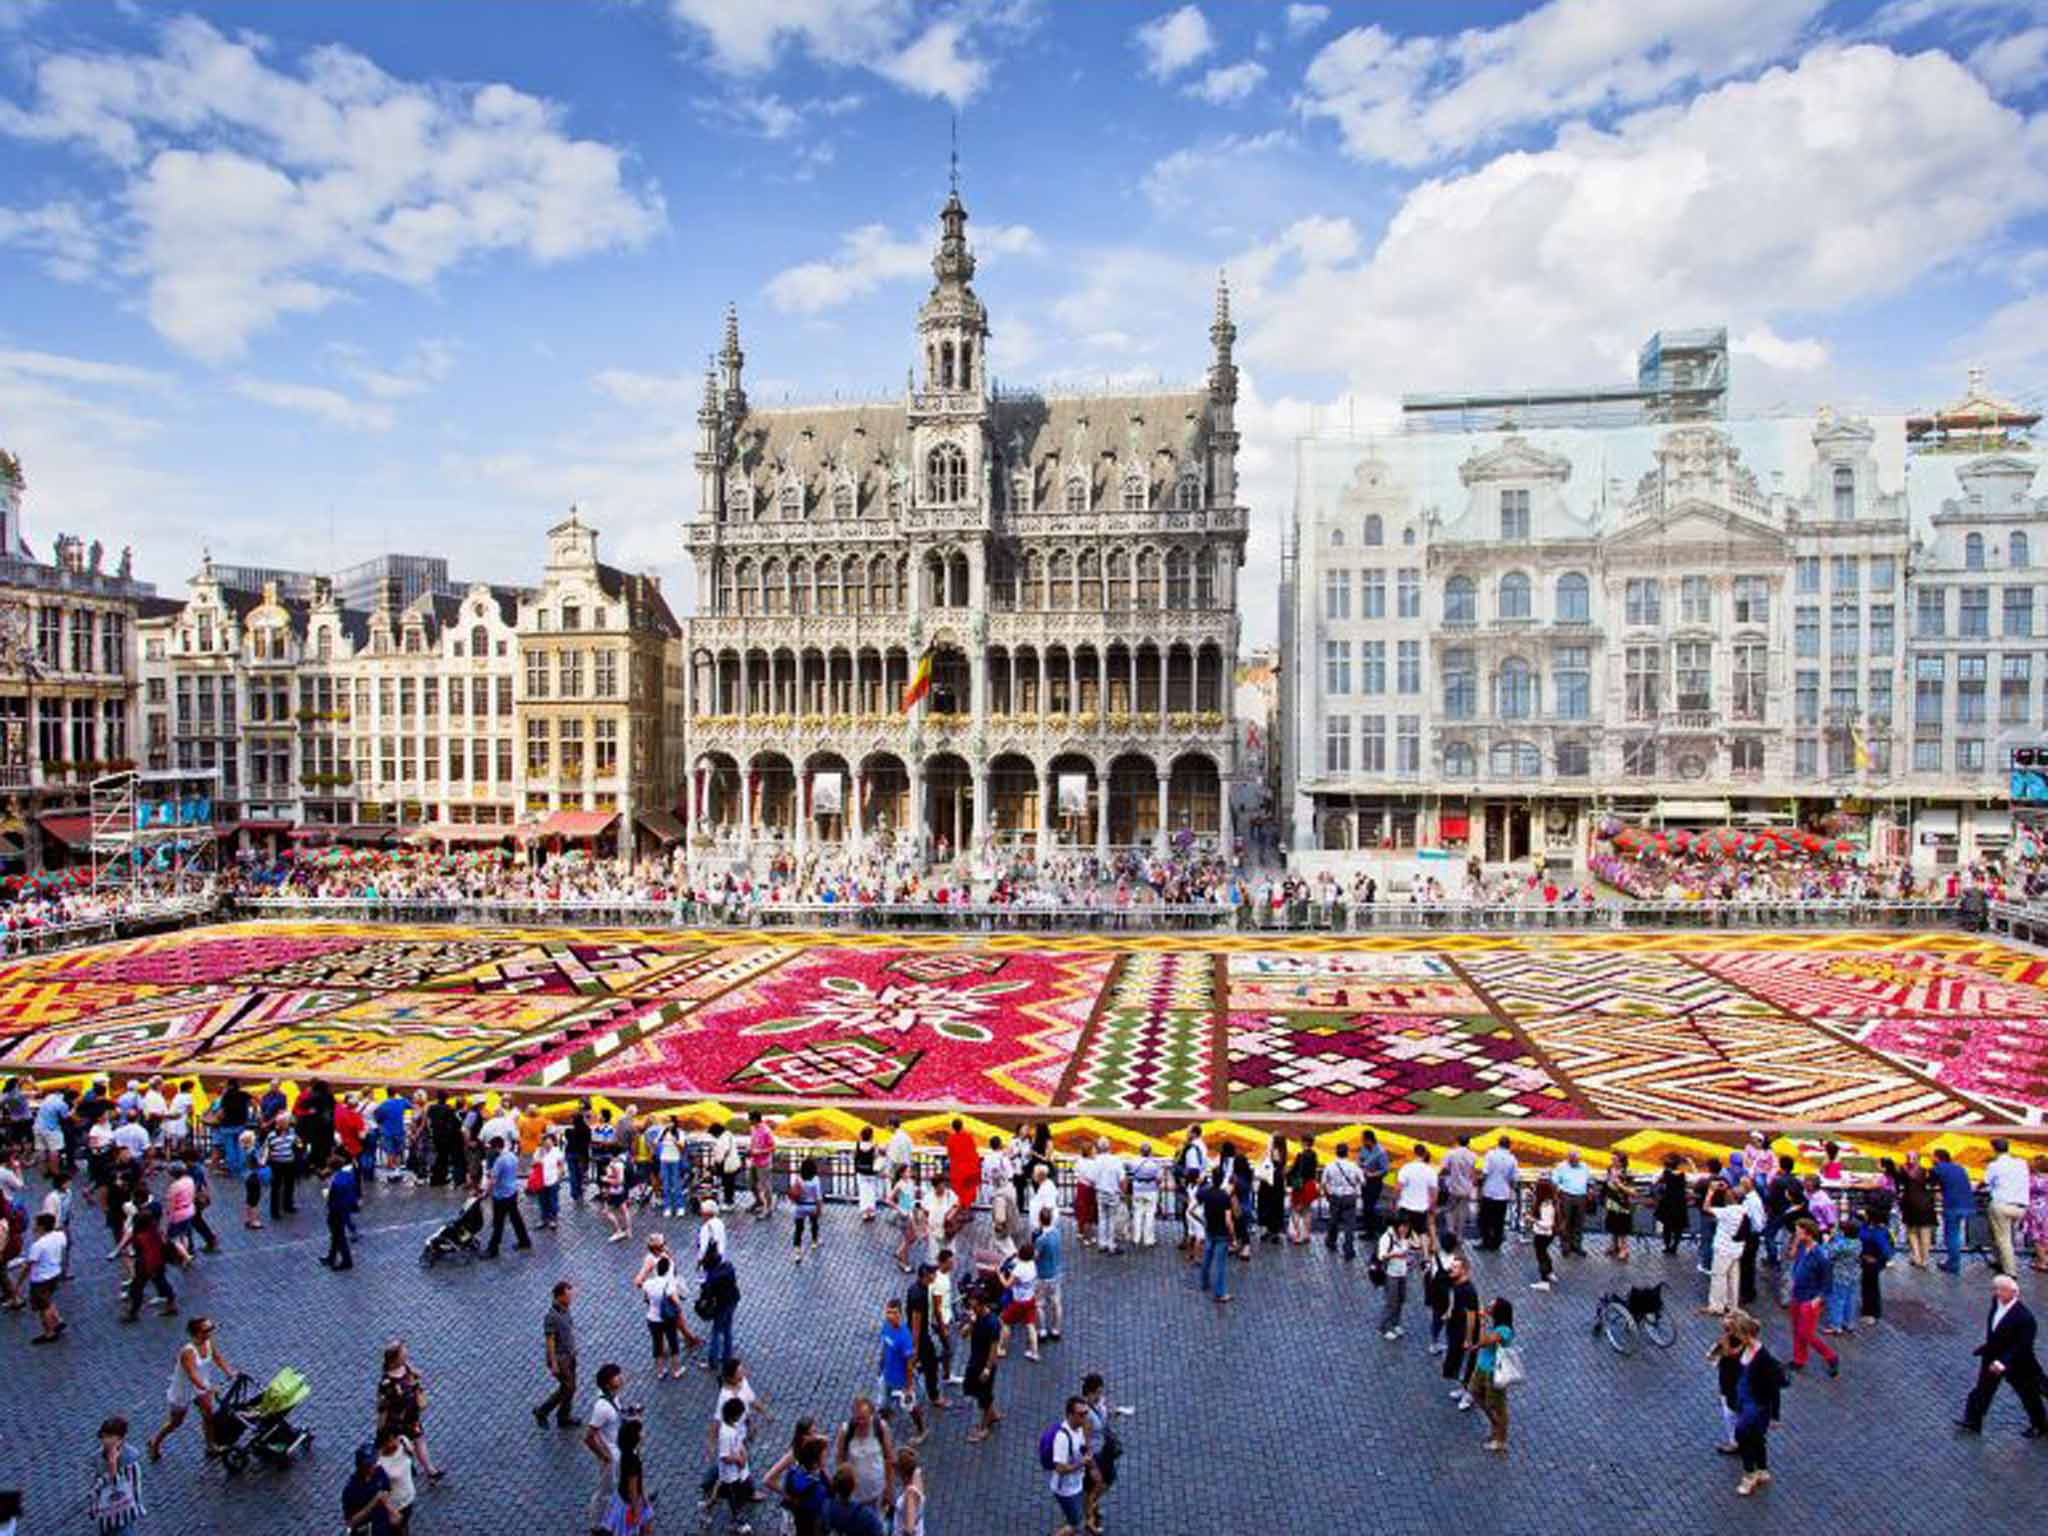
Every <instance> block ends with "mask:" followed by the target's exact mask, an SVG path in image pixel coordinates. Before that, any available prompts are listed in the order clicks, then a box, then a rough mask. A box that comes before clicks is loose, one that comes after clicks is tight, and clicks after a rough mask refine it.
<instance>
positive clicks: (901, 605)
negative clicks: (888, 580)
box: [896, 555, 910, 613]
mask: <svg viewBox="0 0 2048 1536" xmlns="http://www.w3.org/2000/svg"><path fill="white" fill-rule="evenodd" d="M909 610H910V556H908V555H898V556H897V557H896V611H897V612H898V613H907V612H908V611H909Z"/></svg>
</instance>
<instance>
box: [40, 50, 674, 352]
mask: <svg viewBox="0 0 2048 1536" xmlns="http://www.w3.org/2000/svg"><path fill="white" fill-rule="evenodd" d="M268 51H269V44H268V43H267V42H266V41H265V40H264V39H262V38H257V37H252V36H250V35H248V34H241V35H238V36H236V37H234V38H229V37H227V36H224V35H223V34H222V33H220V32H218V31H216V30H215V29H214V28H213V27H211V26H209V25H208V24H207V23H206V22H204V21H200V20H197V19H195V18H190V17H185V18H180V19H177V20H174V21H171V22H169V23H167V24H165V26H164V27H163V28H162V29H161V33H160V38H159V49H158V51H157V52H156V53H154V54H142V53H94V54H85V53H72V54H67V53H54V54H49V55H46V56H44V57H42V58H40V59H39V60H38V61H37V63H36V65H35V67H34V71H33V73H34V91H33V95H32V99H31V103H30V105H28V106H26V107H20V106H16V105H14V104H12V103H0V132H6V133H11V134H13V135H15V136H17V137H22V138H28V139H33V140H39V141H49V142H71V143H75V144H77V145H79V146H81V147H83V148H86V149H89V150H91V151H93V152H95V153H96V154H98V155H99V156H100V157H102V158H103V159H104V160H106V161H107V162H108V163H109V164H110V166H111V167H113V169H114V170H115V172H116V174H117V176H118V177H119V178H120V182H121V186H120V192H119V196H120V200H121V202H122V204H123V205H124V207H125V209H126V212H127V214H128V217H129V219H130V220H131V221H132V224H133V226H134V228H135V231H136V233H135V235H134V244H133V248H132V249H131V250H130V251H129V252H128V253H127V258H126V264H127V265H128V266H130V267H131V268H132V269H133V270H135V271H137V272H139V273H141V274H142V275H143V276H144V277H145V279H146V281H147V286H148V302H147V307H148V313H149V317H150V320H151V323H152V324H153V325H155V327H156V329H157V330H158V331H159V332H160V333H161V334H162V335H163V336H164V337H165V338H166V339H167V340H169V341H171V342H172V343H173V344H174V345H176V346H178V347H180V348H182V349H184V350H185V351H188V352H190V353H193V354H194V355H196V356H199V357H202V358H206V359H209V360H214V361H219V360H224V359H228V358H233V357H236V356H239V355H240V354H241V353H242V352H243V351H244V350H245V348H246V347H247V344H248V342H249V339H250V338H251V337H252V336H254V335H255V334H257V333H259V332H261V331H263V330H265V329H267V328H269V327H271V326H273V325H275V324H276V323H277V322H278V321H279V320H280V319H282V318H283V317H285V316H287V315H291V314H296V313H305V312H310V311H314V310H319V309H322V308H325V307H326V306H328V305H330V304H333V303H335V302H336V301H338V300H340V299H341V298H343V297H344V296H346V295H347V294H348V293H349V292H350V287H351V284H353V283H354V282H356V281H357V280H359V279H361V278H364V277H381V278H385V279H388V280H390V281H394V282H398V283H403V284H407V285H410V286H415V287H417V286H423V285H426V284H428V283H431V282H433V281H434V280H435V279H436V278H437V277H438V276H440V275H441V274H442V273H443V272H445V271H447V270H448V269H450V268H451V267H453V266H455V265H457V264H458V263H460V262H463V261H465V260H468V259H472V258H475V257H477V256H481V255H483V254H486V253H490V252H499V251H511V252H517V253H520V254H523V255H524V256H526V257H527V258H528V259H530V260H532V261H535V262H539V263H542V264H551V263H554V262H560V261H566V260H569V259H572V258H575V257H579V256H584V255H588V254H591V253H593V252H597V251H602V250H607V249H611V248H614V247H618V246H631V245H636V244H639V243H640V242H642V241H644V240H646V239H647V238H648V237H649V236H651V235H652V234H653V233H654V232H655V230H657V229H658V228H659V227H660V226H661V223H662V221H663V216H664V215H663V209H662V203H661V198H660V195H659V193H658V192H656V191H655V190H654V189H653V188H652V187H637V186H634V185H631V184H630V183H629V182H628V180H627V178H626V174H625V164H624V156H623V154H622V153H621V152H620V151H619V150H617V149H614V148H612V147H611V146H609V145H606V144H603V143H600V142H598V141H596V140H592V139H574V138H571V137H569V136H568V135H567V134H565V133H564V132H563V131H562V128H561V122H560V118H561V114H560V112H559V110H558V109H557V108H556V107H554V106H553V105H551V104H550V103H548V102H546V101H543V100H541V99H539V98H538V97H534V96H529V95H526V94H524V93H522V92H519V91H516V90H513V89H512V88H511V87H509V86H505V85H484V86H468V85H461V86H458V85H452V84H447V83H440V82H436V83H428V84H420V83H413V82H408V81H403V80H399V79H397V78H395V77H393V76H391V75H388V74H386V73H385V72H384V71H383V70H381V69H379V68H378V67H377V65H376V64H374V63H373V62H371V61H370V60H369V59H367V58H365V57H363V56H362V55H361V54H358V53H354V52H351V51H350V50H348V49H345V48H341V47H335V46H326V47H320V48H315V49H313V50H311V51H310V52H308V53H307V54H306V56H305V58H304V60H303V61H302V63H301V65H300V67H299V68H298V69H297V70H292V69H289V68H283V67H278V66H275V65H273V64H272V63H271V62H269V60H268Z"/></svg>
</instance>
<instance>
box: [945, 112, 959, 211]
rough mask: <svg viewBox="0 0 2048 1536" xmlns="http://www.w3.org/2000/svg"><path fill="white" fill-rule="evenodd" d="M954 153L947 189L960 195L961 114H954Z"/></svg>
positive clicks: (949, 168) (950, 160) (950, 163)
mask: <svg viewBox="0 0 2048 1536" xmlns="http://www.w3.org/2000/svg"><path fill="white" fill-rule="evenodd" d="M952 122H953V153H952V155H951V157H950V159H949V163H948V167H947V174H946V189H947V190H948V191H949V192H951V193H952V194H953V195H954V196H955V197H958V196H959V195H960V114H959V113H958V112H955V113H954V114H953V119H952Z"/></svg>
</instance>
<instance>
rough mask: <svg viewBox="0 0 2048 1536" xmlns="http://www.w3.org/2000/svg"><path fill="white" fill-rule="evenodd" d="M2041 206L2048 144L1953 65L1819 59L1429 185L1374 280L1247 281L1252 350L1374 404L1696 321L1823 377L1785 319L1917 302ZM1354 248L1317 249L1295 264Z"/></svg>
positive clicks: (1314, 240)
mask: <svg viewBox="0 0 2048 1536" xmlns="http://www.w3.org/2000/svg"><path fill="white" fill-rule="evenodd" d="M2043 208H2048V133H2044V132H2043V131H2042V129H2041V126H2040V125H2039V124H2037V123H2032V122H2029V121H2028V120H2027V119H2025V118H2023V117H2022V116H2021V115H2020V114H2018V113H2016V112H2014V111H2012V110H2010V109H2009V108H2006V107H2004V106H2001V105H2000V104H1999V103H1998V102H1996V101H1995V100H1993V99H1992V98H1991V97H1990V95H1989V94H1988V93H1987V92H1986V90H1985V89H1984V86H1983V85H1982V83H1981V82H1980V81H1978V80H1977V79H1976V78H1975V77H1974V76H1972V75H1970V74H1969V73H1968V72H1967V71H1966V70H1965V69H1964V68H1963V67H1962V66H1961V65H1960V64H1958V63H1957V62H1956V61H1955V60H1953V59H1952V58H1950V57H1949V56H1948V55H1946V54H1944V53H1939V52H1932V51H1930V52H1927V53H1922V54H1918V55H1915V56H1912V57H1902V56H1900V55H1898V54H1896V53H1893V52H1891V51H1890V50H1888V49H1885V48H1881V47H1874V46H1861V47H1855V48H1848V49H1837V48H1827V49H1820V50H1816V51H1815V52H1813V53H1811V54H1809V55H1808V56H1807V57H1806V58H1805V59H1804V60H1802V61H1801V62H1800V64H1799V65H1798V66H1797V67H1796V68H1789V69H1787V68H1778V69H1773V70H1770V71H1769V72H1767V73H1765V74H1764V75H1763V76H1761V77H1760V78H1759V79H1756V80H1754V81H1745V82H1737V83H1730V84H1727V85H1723V86H1721V87H1719V88H1717V89H1716V90H1713V91H1711V92H1707V93H1705V94H1702V95H1700V96H1698V97H1696V98H1695V99H1693V100H1692V101H1691V102H1689V103H1688V104H1687V105H1685V106H1684V107H1682V108H1658V109H1654V110H1650V111H1646V112H1643V113H1639V114H1637V115H1635V116H1633V117H1630V118H1627V119H1624V120H1623V121H1621V122H1619V123H1617V124H1616V125H1615V126H1614V127H1613V128H1612V129H1610V130H1599V129H1594V128H1591V127H1586V126H1576V127H1571V128H1567V129H1565V130H1564V131H1563V132H1561V133H1560V134H1559V136H1558V139H1557V142H1556V144H1555V145H1554V147H1552V148H1550V149H1548V150H1544V151H1541V152H1538V153H1513V154H1505V155H1502V156H1500V157H1498V158H1497V159H1494V160H1492V161H1491V162H1488V163H1486V164H1484V165H1482V166H1480V167H1479V168H1478V169H1476V170H1473V171H1471V172H1468V173H1464V174H1459V175H1455V176H1449V177H1444V178H1441V179H1437V180H1432V181H1427V182H1424V183H1423V184H1421V185H1420V186H1417V187H1416V188H1415V189H1414V190H1413V191H1412V192H1410V193H1409V194H1408V196H1407V197H1406V199H1405V200H1404V202H1403V203H1402V205H1401V207H1400V208H1399V209H1398V210H1397V211H1396V212H1395V214H1394V216H1393V218H1392V220H1391V221H1390V222H1389V224H1388V226H1387V230H1386V233H1385V235H1384V236H1383V238H1382V239H1381V240H1380V242H1379V244H1378V246H1377V248H1375V249H1373V250H1372V251H1370V252H1369V253H1367V254H1365V255H1364V256H1363V257H1362V258H1361V259H1359V260H1358V261H1356V262H1351V263H1343V262H1339V263H1335V264H1332V263H1329V262H1328V261H1325V262H1324V264H1321V265H1317V264H1315V263H1313V262H1308V261H1304V262H1303V263H1302V264H1301V265H1300V266H1299V267H1297V265H1296V264H1295V263H1293V262H1291V261H1287V260H1284V259H1280V258H1278V257H1275V258H1274V259H1272V260H1270V261H1268V262H1267V263H1266V265H1265V267H1264V269H1263V270H1261V267H1260V265H1259V263H1258V262H1256V261H1247V262H1245V263H1244V264H1243V271H1244V278H1245V281H1244V283H1243V285H1242V286H1241V287H1238V293H1239V307H1240V312H1241V314H1242V315H1243V317H1244V319H1243V323H1244V325H1245V332H1246V334H1245V339H1244V343H1243V350H1244V352H1245V354H1246V356H1247V357H1248V358H1249V359H1251V360H1252V361H1254V362H1259V363H1264V364H1270V365H1273V366H1277V367H1287V368H1290V369H1300V368H1301V367H1302V366H1303V360H1304V359H1319V360H1322V361H1323V362H1324V363H1325V364H1326V366H1327V367H1328V368H1329V369H1330V370H1331V371H1333V372H1337V373H1339V374H1341V375H1343V376H1344V377H1346V378H1347V379H1349V380H1350V381H1351V382H1352V383H1353V385H1354V386H1355V387H1359V388H1362V389H1366V390H1368V391H1379V392H1392V391H1395V390H1398V389H1403V388H1407V389H1429V388H1452V387H1457V386H1460V385H1472V384H1481V383H1488V384H1490V383H1497V382H1499V381H1501V380H1503V379H1510V380H1511V379H1518V378H1519V379H1530V378H1546V379H1547V378H1554V377H1558V376H1565V377H1570V376H1573V375H1575V374H1586V373H1589V372H1593V371H1595V370H1611V368H1612V366H1613V359H1615V358H1617V357H1621V356H1625V355H1627V352H1628V350H1629V349H1630V348H1631V347H1633V345H1634V344H1635V343H1636V342H1637V341H1639V340H1640V339H1641V337H1642V336H1644V335H1645V334H1647V333H1648V332H1649V331H1650V330H1652V329H1654V328H1656V327H1657V326H1658V325H1664V324H1673V323H1691V322H1694V321H1695V320H1696V318H1697V319H1708V320H1725V321H1726V322H1727V323H1728V325H1729V326H1730V328H1731V330H1732V331H1733V333H1734V334H1735V335H1736V336H1738V337H1741V338H1743V340H1744V343H1745V344H1746V345H1749V346H1750V347H1751V348H1752V349H1753V355H1755V356H1756V357H1757V358H1758V359H1759V361H1761V362H1764V363H1766V364H1768V365H1769V366H1772V367H1774V368H1780V369H1801V370H1806V371H1811V369H1812V368H1813V367H1816V366H1819V365H1820V363H1821V361H1822V359H1820V358H1817V357H1816V355H1815V352H1814V350H1813V349H1814V347H1815V345H1816V344H1815V343H1812V342H1807V341H1787V340H1784V339H1782V338H1780V337H1779V336H1778V334H1777V333H1776V332H1775V331H1774V330H1772V329H1771V328H1770V326H1771V322H1772V320H1773V319H1774V318H1775V317H1778V316H1784V315H1794V314H1796V315H1801V316H1811V315H1814V314H1825V313H1829V312H1832V311H1837V310H1840V309H1843V308H1845V307H1847V306H1850V305H1854V304H1858V303H1862V302H1867V301H1869V300H1871V299H1874V298H1878V297H1882V296H1887V295H1891V294H1896V293H1899V292H1902V291H1904V290H1906V289H1908V288H1909V287H1910V286H1911V285H1912V284H1914V283H1915V282H1916V281H1917V280H1919V279H1920V278H1921V277H1923V276H1924V275H1925V274H1927V273H1929V272H1930V271H1933V270H1935V269H1937V268H1940V267H1941V266H1943V265H1944V264H1945V263H1949V262H1951V261H1955V260H1958V259H1960V258H1962V257H1964V256H1966V255H1967V254H1968V253H1970V252H1972V251H1973V250H1976V249H1977V248H1979V247H1980V246H1981V244H1982V242H1983V241H1985V240H1986V239H1988V238H1991V237H1993V236H1995V235H1996V234H1997V232H1998V231H2000V230H2001V229H2003V228H2005V227H2006V226H2007V225H2009V224H2010V223H2012V222H2013V221H2016V220H2018V219H2021V218H2024V217H2026V216H2028V215H2029V214H2032V213H2035V212H2037V211H2039V210H2041V209H2043ZM1341 239H1342V237H1341V234H1338V233H1336V232H1332V231H1327V230H1326V231H1322V232H1321V233H1319V234H1307V233H1303V234H1298V235H1296V236H1295V246H1296V253H1297V254H1299V255H1301V256H1303V257H1307V256H1308V255H1309V254H1310V253H1311V252H1314V253H1316V254H1318V255H1320V256H1322V257H1325V258H1327V257H1328V256H1329V255H1330V253H1331V252H1333V251H1334V250H1336V249H1338V248H1340V246H1341ZM1261 254H1263V252H1262V253H1261ZM1231 270H1232V277H1233V280H1235V279H1237V278H1238V276H1239V272H1240V266H1239V264H1238V263H1235V262H1234V263H1233V264H1232V269H1231ZM1233 286H1234V287H1236V286H1237V284H1236V283H1235V281H1234V284H1233Z"/></svg>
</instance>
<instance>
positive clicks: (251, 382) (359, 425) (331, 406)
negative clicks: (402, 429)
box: [232, 374, 393, 432]
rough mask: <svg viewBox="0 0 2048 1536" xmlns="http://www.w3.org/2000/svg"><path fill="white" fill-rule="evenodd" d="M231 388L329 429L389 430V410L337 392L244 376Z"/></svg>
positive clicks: (242, 395) (308, 385)
mask: <svg viewBox="0 0 2048 1536" xmlns="http://www.w3.org/2000/svg"><path fill="white" fill-rule="evenodd" d="M232 387H233V389H234V392H235V393H236V394H238V395H240V396H241V397H242V398H243V399H244V400H254V401H255V402H256V403H257V404H258V405H268V406H271V407H273V408H275V409H277V410H280V411H296V412H298V413H299V414H300V415H302V416H311V417H313V418H314V419H315V420H318V421H324V422H326V423H327V424H328V425H329V426H331V427H341V428H344V429H345V430H348V431H351V432H389V431H390V430H391V424H392V421H393V416H392V411H391V407H390V406H388V405H371V404H369V403H367V402H364V401H360V400H352V399H350V398H349V397H348V396H347V395H344V394H343V393H342V392H341V391H340V390H338V389H323V388H321V387H320V386H319V385H317V384H288V383H285V382H283V381H282V380H277V379H257V378H250V377H249V376H247V375H246V374H245V375H243V376H242V377H240V378H238V379H236V380H235V381H234V384H233V386H232Z"/></svg>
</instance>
